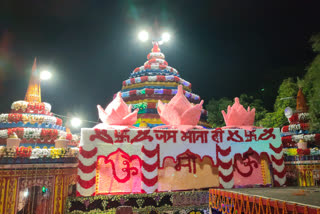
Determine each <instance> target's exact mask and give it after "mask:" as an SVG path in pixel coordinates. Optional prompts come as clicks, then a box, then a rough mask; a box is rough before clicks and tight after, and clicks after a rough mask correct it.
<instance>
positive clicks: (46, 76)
mask: <svg viewBox="0 0 320 214" xmlns="http://www.w3.org/2000/svg"><path fill="white" fill-rule="evenodd" d="M51 77H52V74H51V73H50V72H49V71H47V70H44V71H41V73H40V79H41V80H48V79H51Z"/></svg>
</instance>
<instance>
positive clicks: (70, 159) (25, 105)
mask: <svg viewBox="0 0 320 214" xmlns="http://www.w3.org/2000/svg"><path fill="white" fill-rule="evenodd" d="M78 141H79V138H78V137H77V136H76V135H72V134H71V133H68V132H66V128H65V127H63V125H62V120H61V119H60V118H57V117H55V116H54V115H53V113H52V112H51V105H50V104H49V103H45V102H42V100H41V87H40V79H39V72H38V70H37V64H36V59H35V60H34V64H33V67H32V73H31V77H30V81H29V85H28V89H27V92H26V95H25V99H24V100H20V101H15V102H13V103H12V106H11V112H10V113H4V114H0V186H1V188H0V189H1V191H2V194H0V195H1V200H0V210H1V213H48V214H53V213H63V210H64V205H65V200H66V198H67V197H68V196H71V195H73V196H74V195H75V183H76V180H77V175H76V170H77V165H78V164H77V162H78V157H77V156H78V151H79V149H78V148H77V147H75V146H77V144H78Z"/></svg>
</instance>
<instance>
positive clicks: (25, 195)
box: [23, 189, 29, 197]
mask: <svg viewBox="0 0 320 214" xmlns="http://www.w3.org/2000/svg"><path fill="white" fill-rule="evenodd" d="M28 195H29V191H28V189H26V190H25V191H24V192H23V196H24V197H28Z"/></svg>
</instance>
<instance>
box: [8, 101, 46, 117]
mask: <svg viewBox="0 0 320 214" xmlns="http://www.w3.org/2000/svg"><path fill="white" fill-rule="evenodd" d="M11 109H12V113H34V114H47V115H50V114H51V113H50V111H51V105H50V104H49V103H31V102H26V101H24V100H20V101H15V102H13V103H12V105H11Z"/></svg>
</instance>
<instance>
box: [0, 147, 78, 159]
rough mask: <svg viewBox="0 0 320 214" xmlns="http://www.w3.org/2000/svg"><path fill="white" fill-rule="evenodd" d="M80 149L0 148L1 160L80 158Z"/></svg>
mask: <svg viewBox="0 0 320 214" xmlns="http://www.w3.org/2000/svg"><path fill="white" fill-rule="evenodd" d="M78 154H79V148H67V149H64V148H53V147H51V148H50V149H48V148H42V149H40V148H31V147H23V146H21V147H18V148H6V147H4V146H0V158H3V157H4V158H28V159H40V158H51V159H57V158H64V157H78Z"/></svg>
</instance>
